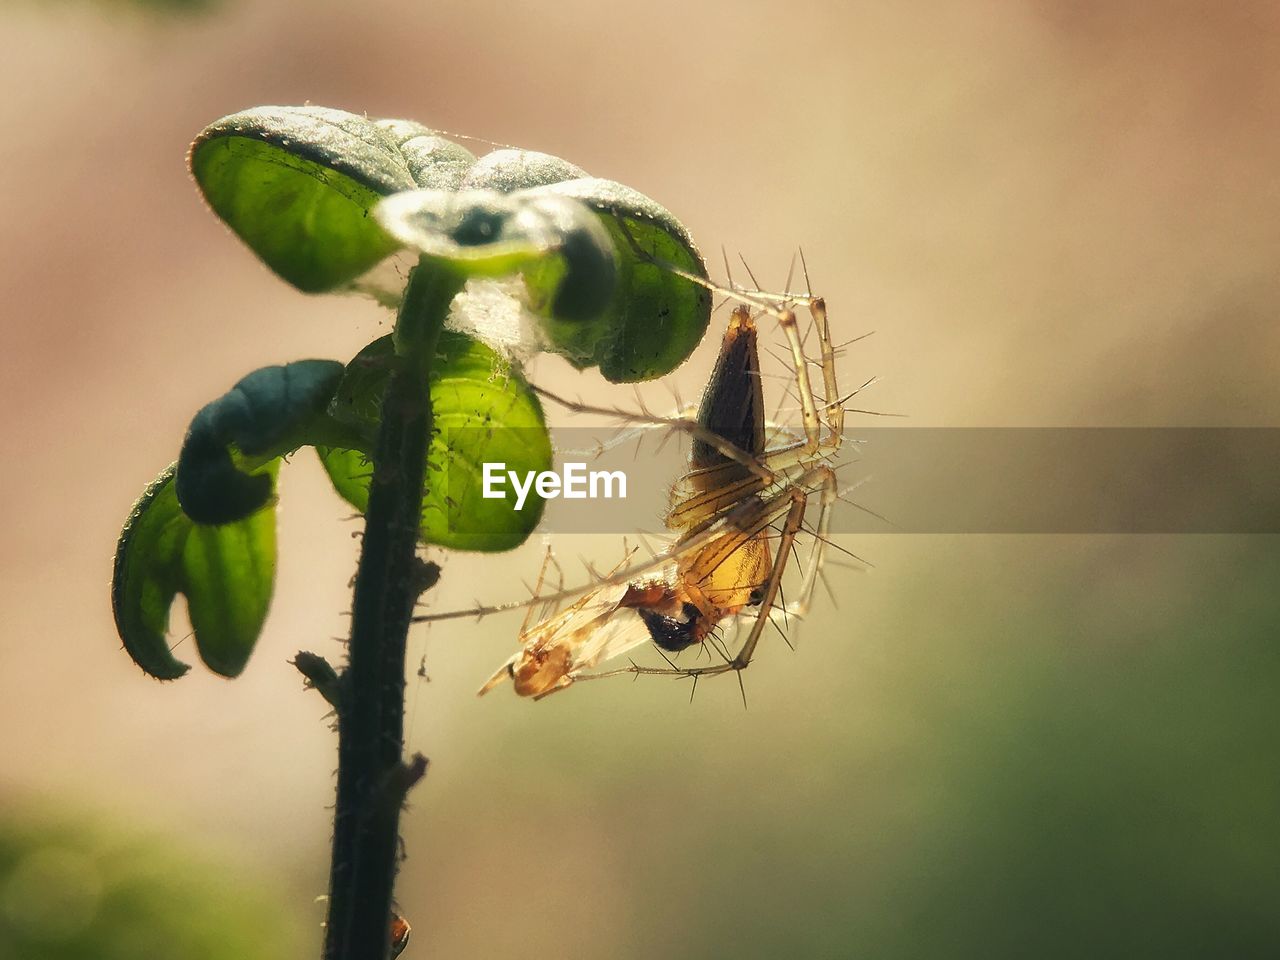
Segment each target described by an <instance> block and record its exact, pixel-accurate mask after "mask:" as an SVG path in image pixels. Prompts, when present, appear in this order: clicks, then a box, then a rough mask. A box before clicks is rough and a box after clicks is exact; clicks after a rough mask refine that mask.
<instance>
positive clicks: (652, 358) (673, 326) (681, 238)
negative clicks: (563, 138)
mask: <svg viewBox="0 0 1280 960" xmlns="http://www.w3.org/2000/svg"><path fill="white" fill-rule="evenodd" d="M516 196H517V198H518V197H524V196H561V197H569V198H571V199H574V200H577V201H579V202H581V203H584V204H586V205H587V206H588V207H590V208H591V209H592V210H594V211H595V212H596V213H597V215H598V216H599V217H600V220H601V222H602V223H603V224H604V226H605V227H606V228H607V229H608V231H609V234H610V237H611V238H612V240H613V246H614V249H615V251H616V256H617V265H618V277H617V282H616V284H615V285H614V292H613V299H612V301H611V303H610V304H609V306H608V307H607V308H606V309H605V310H604V312H603V313H602V315H601V316H600V317H599V318H598V319H596V320H594V321H592V322H590V323H567V322H564V321H563V320H557V319H554V318H551V319H548V320H547V321H546V323H545V325H544V329H545V331H546V333H547V335H548V337H549V338H550V340H551V344H552V347H553V349H554V351H555V352H556V353H559V354H561V355H562V356H564V357H565V358H566V359H568V360H569V361H570V362H571V363H572V364H574V366H576V367H579V368H583V367H590V366H598V367H599V368H600V372H601V373H602V374H603V375H604V377H605V378H606V379H608V380H609V381H611V382H613V383H632V382H635V381H639V380H652V379H654V378H656V377H661V376H665V375H666V374H668V373H670V372H671V371H672V370H674V369H675V368H676V367H678V366H679V365H680V364H681V363H683V362H684V361H685V360H686V359H687V358H688V356H689V354H690V353H692V352H693V349H694V348H695V347H696V346H697V345H698V343H699V342H700V341H701V340H702V336H703V334H704V333H706V330H707V325H708V323H709V322H710V320H711V293H710V291H709V290H707V289H706V288H704V287H701V286H699V285H698V284H696V283H693V282H692V281H689V280H686V279H684V278H683V277H680V276H678V275H676V274H675V273H672V272H671V270H670V269H669V267H677V268H679V269H680V270H683V271H685V272H686V273H691V274H695V275H697V276H700V277H706V275H707V270H706V266H705V264H704V263H703V260H702V255H701V254H700V253H699V252H698V248H697V247H696V246H695V245H694V242H693V239H692V238H691V237H690V236H689V232H688V231H687V230H686V229H685V228H684V225H683V224H681V223H680V221H679V220H677V219H676V218H675V217H674V216H672V215H671V213H670V212H669V211H668V210H667V209H666V208H664V207H662V206H661V205H660V204H658V203H655V202H654V201H653V200H650V199H649V198H648V197H646V196H645V195H644V194H642V193H639V192H637V191H635V190H632V189H631V188H630V187H626V186H623V185H622V184H620V183H615V182H614V181H612V180H600V179H596V178H586V179H577V180H567V181H564V182H561V183H555V184H551V185H548V186H544V187H539V188H537V189H534V190H528V191H523V192H522V193H520V194H517V195H516Z"/></svg>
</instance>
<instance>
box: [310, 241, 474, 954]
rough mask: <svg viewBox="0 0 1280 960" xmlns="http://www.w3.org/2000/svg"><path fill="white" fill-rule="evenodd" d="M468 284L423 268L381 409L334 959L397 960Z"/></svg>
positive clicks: (351, 698) (352, 695)
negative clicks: (419, 664) (405, 820)
mask: <svg viewBox="0 0 1280 960" xmlns="http://www.w3.org/2000/svg"><path fill="white" fill-rule="evenodd" d="M461 285H462V280H461V278H459V277H458V276H456V275H454V274H453V273H452V272H451V271H449V270H448V268H447V267H443V266H440V265H438V264H434V263H422V264H419V265H418V266H417V267H415V268H414V270H413V272H412V273H411V274H410V277H409V283H408V286H407V288H406V290H405V298H404V303H403V304H402V305H401V308H400V313H399V315H398V317H397V318H396V329H395V345H396V360H395V364H394V366H393V368H392V370H391V374H390V378H389V381H388V383H387V391H386V394H385V396H384V398H383V401H382V423H381V427H380V432H379V436H378V443H377V447H376V451H375V453H374V458H373V477H372V480H371V481H370V490H369V506H368V509H367V511H366V514H365V530H364V542H363V546H362V548H361V552H360V564H359V567H358V569H357V572H356V582H355V596H354V601H353V605H352V624H351V643H350V647H349V650H348V657H349V663H348V667H347V670H346V673H345V674H344V676H343V681H342V687H343V689H342V708H341V709H340V710H339V711H338V798H337V807H336V810H335V813H334V825H333V860H332V863H331V867H330V875H329V919H328V925H327V927H326V932H325V949H324V958H325V960H387V956H388V954H389V951H390V936H391V934H390V918H391V898H392V887H393V885H394V882H395V874H396V867H397V864H398V854H399V844H400V839H399V825H400V808H401V804H402V802H403V800H404V794H405V791H406V790H407V789H408V787H409V786H410V785H411V784H412V782H413V780H414V779H416V776H421V773H422V770H423V763H422V761H421V760H420V759H419V760H417V761H416V762H415V763H414V765H413V766H409V765H406V764H405V763H404V761H403V759H402V756H401V754H402V751H403V747H404V687H405V679H404V661H405V638H406V635H407V634H408V630H409V619H410V616H411V614H412V612H413V606H414V603H415V602H416V601H417V599H418V595H419V594H420V593H421V591H422V590H423V589H424V587H426V586H427V585H428V583H427V581H426V580H425V579H424V574H423V568H422V564H421V563H420V562H419V561H418V559H417V557H416V554H415V550H416V546H417V537H418V524H419V515H420V513H421V511H422V495H423V490H422V485H423V476H424V473H425V470H426V460H427V446H428V444H429V442H430V438H431V427H432V419H431V397H430V392H429V385H428V375H429V372H430V367H431V362H432V360H433V359H434V357H435V349H436V340H437V338H438V335H439V332H440V329H441V327H442V326H443V324H444V319H445V317H446V316H447V314H448V311H449V304H450V303H451V302H452V300H453V298H454V296H455V294H456V293H457V292H458V290H460V289H461ZM415 774H416V776H415Z"/></svg>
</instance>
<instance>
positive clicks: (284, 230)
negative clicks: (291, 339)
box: [190, 107, 465, 293]
mask: <svg viewBox="0 0 1280 960" xmlns="http://www.w3.org/2000/svg"><path fill="white" fill-rule="evenodd" d="M401 124H402V125H401V126H400V127H396V126H395V125H394V124H390V125H388V124H387V123H383V124H380V123H378V122H377V121H373V120H369V119H367V118H365V117H361V116H357V115H356V114H352V113H346V112H344V111H341V110H328V109H325V108H322V107H257V108H255V109H253V110H246V111H244V112H242V113H236V114H232V115H231V116H228V117H223V118H222V119H221V120H218V121H216V122H215V123H212V124H210V125H209V126H208V127H206V128H205V130H204V131H203V132H202V133H201V134H200V136H198V137H197V138H196V140H195V142H194V143H193V144H192V145H191V153H190V163H191V172H192V174H194V176H195V178H196V182H197V183H198V184H199V186H200V189H201V190H202V191H203V193H204V196H205V199H206V200H208V202H209V206H210V207H212V208H213V211H214V213H216V214H217V215H218V216H219V217H221V218H222V219H223V220H224V221H226V223H227V225H228V226H230V227H231V229H232V230H234V231H235V232H236V233H237V234H239V236H240V238H241V239H242V240H244V242H245V243H247V244H248V245H249V247H250V248H251V249H252V250H253V251H254V253H256V254H257V255H258V256H259V257H261V258H262V260H263V261H264V262H265V263H266V264H267V265H268V266H269V267H271V269H272V270H274V271H275V272H276V273H278V274H279V275H280V276H281V277H283V278H284V279H285V280H288V281H289V282H290V283H292V284H293V285H294V286H296V287H298V288H299V289H301V290H305V291H307V292H308V293H315V292H320V291H325V290H332V289H334V288H335V287H339V286H341V285H342V284H344V283H347V282H348V281H350V280H352V279H354V278H355V277H357V276H359V275H360V274H361V273H364V272H365V271H366V270H368V269H369V268H370V267H372V266H373V265H374V264H376V263H377V262H378V261H379V260H382V259H383V258H384V257H386V256H387V255H388V254H390V253H392V252H393V251H394V250H395V249H396V248H397V244H396V243H395V241H393V240H392V239H391V238H390V237H388V236H387V235H386V234H385V233H383V232H382V231H381V230H380V229H379V228H378V226H377V224H376V223H374V222H373V221H372V220H371V219H370V217H369V210H370V208H371V207H372V206H373V205H374V204H375V203H377V202H378V201H379V200H380V199H382V197H384V196H387V195H389V194H392V193H395V192H396V191H399V190H408V189H412V188H413V187H415V186H417V185H418V181H417V180H415V175H414V171H413V170H411V169H410V164H409V162H408V161H407V160H406V157H405V154H404V153H403V152H402V150H401V147H400V142H399V140H398V138H399V137H403V136H405V135H406V134H413V136H410V137H408V138H407V139H408V140H409V141H411V140H412V139H414V138H415V137H420V136H429V135H430V131H427V130H426V128H425V127H419V126H418V125H417V124H411V125H410V124H407V123H405V122H401ZM464 152H465V151H464ZM455 159H456V156H455ZM419 165H421V164H419ZM419 175H421V171H419Z"/></svg>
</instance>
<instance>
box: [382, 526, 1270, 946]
mask: <svg viewBox="0 0 1280 960" xmlns="http://www.w3.org/2000/svg"><path fill="white" fill-rule="evenodd" d="M900 539H901V540H909V541H914V544H915V545H918V546H913V545H908V546H907V548H906V550H905V551H899V552H905V553H916V552H917V551H918V552H919V553H921V554H927V555H928V556H929V557H930V558H931V559H930V560H926V561H925V562H923V563H921V564H919V565H917V566H915V569H913V570H912V571H911V574H910V577H911V580H910V582H905V583H904V582H895V583H893V584H892V586H891V587H889V588H888V589H889V592H890V594H891V597H890V602H889V603H888V604H886V605H885V606H884V608H883V609H875V607H876V605H877V600H878V599H879V598H878V597H877V596H876V594H877V593H878V591H877V589H876V588H875V587H874V586H872V587H871V589H870V593H871V595H870V596H869V597H867V589H866V586H865V585H866V583H867V582H866V581H865V580H864V581H862V582H861V583H859V582H858V581H855V585H856V586H855V587H854V588H853V589H850V590H849V592H848V596H847V597H842V599H844V600H845V610H844V615H843V617H837V616H831V615H820V616H819V618H818V620H817V622H815V623H812V624H807V625H805V626H804V627H802V628H801V629H800V630H799V631H798V634H797V636H798V643H799V645H800V651H799V652H798V653H797V654H794V655H793V654H791V653H790V652H789V651H786V650H785V648H783V649H780V650H779V649H774V650H772V651H766V655H765V656H764V657H763V659H762V662H761V663H760V664H759V665H758V666H753V670H758V671H764V670H769V671H770V675H769V677H768V678H763V677H761V676H759V674H758V673H757V674H756V675H755V676H752V672H751V671H748V673H747V674H746V675H745V677H746V680H747V693H748V701H749V709H748V710H747V711H745V712H744V711H743V710H742V708H741V704H736V705H735V703H734V701H735V700H736V699H737V695H738V691H737V689H736V687H734V688H732V689H729V688H727V687H726V688H713V687H712V685H711V684H706V685H704V686H703V687H702V688H700V689H699V691H698V699H697V700H695V702H694V704H693V705H687V704H686V703H685V702H684V697H682V696H680V694H679V693H678V692H676V691H673V690H672V688H671V687H670V686H669V685H660V690H659V691H658V692H657V693H656V694H653V695H650V694H649V692H647V691H644V692H638V693H637V692H629V691H628V690H626V689H625V687H615V688H613V689H611V690H610V691H609V694H608V695H607V696H601V697H600V700H601V701H603V700H608V701H609V702H610V707H609V709H610V710H611V711H612V712H613V713H614V716H613V717H611V718H609V719H605V718H602V717H601V716H600V711H601V709H602V703H601V702H599V701H597V702H594V703H588V702H584V703H583V704H582V705H581V706H580V707H579V705H577V704H575V705H574V706H573V707H570V708H569V710H568V713H569V715H568V716H566V713H565V711H561V712H560V713H559V714H558V715H557V716H548V717H543V716H539V717H537V718H532V717H530V718H529V719H528V726H527V727H524V730H523V733H522V732H521V731H520V730H514V729H513V730H510V731H508V736H509V737H510V740H508V741H505V742H502V743H488V744H486V747H487V749H488V751H489V752H488V753H486V754H485V756H484V760H483V761H482V762H483V763H485V764H488V767H487V768H486V769H480V768H479V767H478V766H477V767H476V768H474V769H473V768H472V765H471V764H467V769H466V770H465V771H463V772H461V773H459V772H458V771H454V774H455V776H456V777H458V778H459V779H460V780H461V781H462V783H463V785H462V786H460V787H459V788H458V790H455V789H454V785H452V784H446V783H443V782H441V781H437V782H436V783H435V784H433V788H434V789H435V790H436V791H438V792H439V793H440V794H442V796H440V797H439V798H438V799H437V798H433V799H432V800H430V801H429V802H428V806H430V807H432V808H433V809H431V810H430V812H429V813H424V814H423V815H422V819H421V820H412V819H411V820H410V821H409V823H410V827H409V829H410V830H414V831H420V832H419V833H418V835H417V836H412V837H411V849H412V848H414V847H415V846H418V845H423V846H426V847H427V848H429V849H431V850H432V854H431V859H433V860H434V863H432V864H423V865H422V867H421V868H420V869H421V873H419V872H418V870H417V869H415V866H414V864H413V862H412V861H411V862H410V867H409V870H410V873H409V877H408V882H407V884H406V885H404V886H402V894H403V896H404V898H405V904H406V910H409V911H411V909H412V905H413V904H414V902H415V900H420V902H421V905H422V906H421V909H424V910H430V909H432V906H431V905H432V904H433V903H435V904H436V909H439V904H438V903H437V901H438V900H439V898H440V896H441V895H442V893H443V894H444V896H445V897H446V902H447V904H448V905H449V906H452V907H454V908H455V909H463V904H462V903H461V902H458V901H455V900H454V899H453V898H450V897H448V894H447V886H448V884H447V881H446V880H445V879H444V878H443V877H440V876H436V877H433V876H432V873H433V872H434V871H440V872H442V873H443V874H444V876H450V875H454V876H457V875H462V876H466V875H467V874H468V873H469V872H470V871H469V869H468V868H469V867H470V869H481V870H483V869H484V866H482V867H479V868H477V867H476V866H475V862H476V860H477V859H479V861H480V863H481V864H482V865H485V866H487V867H488V869H489V870H492V871H494V873H495V874H496V873H498V872H500V871H501V870H504V869H505V870H510V871H512V872H513V875H514V879H509V880H507V881H506V882H504V883H503V888H504V889H506V890H510V889H512V888H516V887H519V886H520V884H521V880H522V879H523V880H524V881H525V882H526V883H527V899H525V898H523V897H521V898H518V899H517V901H516V902H515V903H508V904H506V905H504V907H499V905H498V904H497V903H495V902H493V900H492V899H488V898H486V897H485V895H484V894H483V893H480V894H479V896H480V897H481V900H480V902H479V904H478V905H477V907H476V909H478V910H479V911H480V912H481V914H482V915H483V916H487V917H490V918H492V917H493V916H504V917H505V922H504V923H503V925H502V927H501V932H498V933H495V932H494V931H493V930H489V931H487V935H488V937H489V938H491V942H492V944H493V953H492V954H491V955H494V956H512V957H514V956H520V955H527V956H539V957H542V956H547V957H551V956H573V957H579V956H581V957H594V956H611V957H636V958H640V957H650V956H668V957H690V958H695V957H720V956H733V957H740V958H754V957H760V958H764V957H777V956H795V957H855V956H856V957H893V958H898V957H901V958H913V957H1082V956H1123V957H1197V958H1199V957H1204V958H1210V957H1268V956H1275V955H1277V952H1280V911H1277V909H1276V905H1277V904H1280V822H1278V821H1277V811H1280V731H1278V727H1277V723H1276V720H1277V708H1276V692H1277V690H1278V689H1280V648H1278V647H1277V643H1276V640H1277V635H1276V633H1277V625H1280V590H1278V589H1277V587H1278V586H1280V549H1278V548H1280V544H1278V543H1277V539H1276V538H1274V537H1256V538H1230V537H1200V538H1184V539H1182V540H1179V539H1178V538H1137V537H1131V538H1120V537H1117V538H1110V539H1107V538H1084V537H1037V538H1030V537H1027V538H1003V537H990V538H952V539H950V540H948V539H946V538H923V537H918V538H900ZM878 544H879V546H877V547H875V548H874V549H871V552H872V553H873V555H875V554H876V553H884V554H887V553H889V551H890V550H891V549H892V548H896V547H897V546H898V545H897V544H893V545H890V544H889V539H888V538H879V539H878ZM926 544H927V545H928V548H926ZM964 560H967V561H968V563H967V565H966V564H965V563H962V562H958V561H964ZM881 575H883V573H882V574H881ZM1046 581H1047V582H1046ZM860 596H862V597H866V599H867V600H868V601H869V603H870V604H871V606H872V609H871V610H870V611H867V612H866V613H864V612H863V611H864V610H865V609H866V608H865V606H863V605H862V604H860V602H859V598H860ZM860 608H861V609H860ZM853 621H857V625H856V626H852V627H851V626H850V624H851V622H853ZM774 646H775V648H777V647H781V644H776V643H775V644H774ZM779 685H781V686H782V687H783V689H777V688H778V686H779ZM605 686H606V685H605V684H600V685H599V687H605ZM578 692H579V691H577V690H575V691H574V693H575V695H577V694H578ZM583 693H584V701H585V700H587V699H590V698H591V694H589V693H587V692H586V691H585V690H584V691H583ZM638 700H643V701H644V702H645V703H646V704H647V705H648V706H645V707H636V706H635V705H636V703H637V701H638ZM565 706H568V705H567V704H565ZM735 706H736V709H735ZM548 713H549V711H548ZM619 714H621V716H619ZM637 720H639V721H640V722H635V721H637ZM473 777H474V780H473V779H472V778H473ZM575 777H577V778H582V779H586V780H587V781H588V783H587V784H585V785H584V784H582V783H581V782H575V780H574V778H575ZM459 790H460V791H470V792H471V794H472V800H471V801H469V802H466V801H463V798H462V796H461V795H460V793H459V792H458V791H459ZM489 790H494V791H499V790H506V791H508V793H509V794H511V795H509V796H507V797H506V798H505V799H504V800H503V801H501V802H499V801H492V800H489V801H481V802H480V803H479V805H478V806H477V804H476V802H475V801H474V796H475V795H476V794H482V795H483V794H486V793H488V791H489ZM460 802H463V803H465V805H466V806H467V807H468V808H469V809H467V810H465V811H464V809H463V807H462V806H459V804H460ZM489 814H492V815H493V816H494V818H495V819H494V820H493V821H489V822H487V823H486V825H485V827H484V828H483V829H482V830H476V831H471V830H467V829H466V828H465V827H464V828H463V830H462V835H461V836H460V837H457V838H451V837H449V836H448V835H447V834H446V833H445V829H444V827H442V826H441V824H453V825H455V828H456V825H457V824H458V823H460V822H464V821H465V820H466V819H475V818H479V819H482V820H483V819H484V818H485V817H486V816H487V815H489ZM477 845H479V847H480V849H479V850H477ZM441 847H443V850H441ZM584 861H587V862H588V864H587V865H584ZM499 865H501V866H499ZM469 889H470V892H471V894H472V895H473V896H475V895H477V890H476V888H475V887H471V888H469ZM495 899H496V898H495ZM410 915H411V912H410ZM569 915H573V916H574V919H572V920H570V919H567V917H568V916H569ZM456 927H462V928H463V929H462V930H461V932H455V928H456ZM584 930H585V931H586V932H585V933H583V932H582V931H584ZM428 935H429V934H428ZM474 936H475V931H474V930H470V929H467V924H466V921H465V920H460V919H458V918H453V919H451V920H450V921H449V922H448V923H447V924H446V927H445V935H444V938H443V939H444V942H443V945H442V948H441V949H442V950H443V952H444V954H445V955H452V954H453V950H452V949H451V948H452V947H453V946H454V945H455V944H456V945H457V947H458V949H459V951H461V952H465V950H466V949H471V950H474V949H475V944H476V943H477V942H479V941H478V939H473V937H474ZM453 937H457V939H456V940H455V939H453ZM606 940H607V944H608V946H607V948H606V947H605V946H604V941H606ZM463 944H466V945H467V947H466V948H464V947H463ZM522 951H527V952H522Z"/></svg>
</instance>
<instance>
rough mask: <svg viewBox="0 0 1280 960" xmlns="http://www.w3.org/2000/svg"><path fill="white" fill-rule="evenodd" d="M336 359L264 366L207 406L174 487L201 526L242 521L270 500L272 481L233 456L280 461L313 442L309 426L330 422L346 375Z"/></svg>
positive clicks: (195, 424)
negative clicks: (336, 392) (328, 413)
mask: <svg viewBox="0 0 1280 960" xmlns="http://www.w3.org/2000/svg"><path fill="white" fill-rule="evenodd" d="M342 371H343V366H342V364H341V363H339V362H338V361H336V360H297V361H295V362H293V363H288V364H285V365H283V366H272V367H263V368H261V369H259V370H255V371H253V373H250V374H249V375H248V376H246V377H244V378H242V379H241V380H240V381H239V382H238V383H236V385H235V386H234V387H232V388H231V389H230V390H228V391H227V392H226V393H225V394H223V395H222V396H221V397H219V398H218V399H217V400H214V401H213V402H212V403H209V404H206V405H205V406H204V407H203V408H202V409H201V410H200V412H199V413H197V414H196V415H195V417H194V418H193V419H192V421H191V426H190V428H189V429H188V430H187V436H186V439H185V440H183V443H182V453H181V454H180V455H179V456H178V472H177V478H176V481H175V489H176V491H177V495H178V503H179V504H180V505H181V507H182V510H183V512H184V513H185V514H186V515H187V516H188V517H190V518H191V519H192V520H194V521H196V522H197V523H208V524H223V523H230V522H232V521H235V520H243V519H244V518H245V517H248V516H249V515H250V514H252V513H254V512H255V511H257V510H258V509H260V508H261V507H262V506H263V504H265V503H266V502H267V499H268V498H269V497H270V496H271V489H272V482H271V478H270V477H269V476H267V475H265V474H260V473H257V474H255V473H245V472H242V471H241V470H240V469H238V468H237V466H236V463H235V460H234V453H233V448H234V450H238V451H239V452H240V453H242V454H244V455H246V456H248V457H266V458H273V457H276V456H278V455H280V454H283V453H287V452H289V451H291V450H294V449H296V448H297V447H299V446H301V445H302V444H303V443H305V442H309V441H313V440H314V437H312V436H310V435H309V433H308V430H307V428H308V427H309V426H313V425H316V426H318V424H316V423H315V422H316V421H317V419H318V418H321V417H323V415H324V411H325V408H326V407H327V406H328V404H329V400H330V398H331V397H332V396H333V391H334V389H335V388H336V387H337V385H338V381H339V379H340V378H341V377H342Z"/></svg>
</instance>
